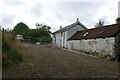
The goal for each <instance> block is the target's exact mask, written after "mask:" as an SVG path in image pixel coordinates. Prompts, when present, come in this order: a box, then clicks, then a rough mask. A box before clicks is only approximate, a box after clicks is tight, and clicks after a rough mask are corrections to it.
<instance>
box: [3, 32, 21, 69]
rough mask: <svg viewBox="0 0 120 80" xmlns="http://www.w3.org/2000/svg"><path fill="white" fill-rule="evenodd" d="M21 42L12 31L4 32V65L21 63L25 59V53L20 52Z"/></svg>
mask: <svg viewBox="0 0 120 80" xmlns="http://www.w3.org/2000/svg"><path fill="white" fill-rule="evenodd" d="M21 47H22V45H21V43H20V42H19V41H18V40H17V39H16V38H15V36H14V35H13V34H12V33H10V32H2V65H3V67H7V66H9V65H12V64H16V63H17V64H19V63H21V62H22V61H23V54H22V53H21V52H20V50H21Z"/></svg>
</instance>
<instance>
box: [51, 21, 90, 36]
mask: <svg viewBox="0 0 120 80" xmlns="http://www.w3.org/2000/svg"><path fill="white" fill-rule="evenodd" d="M75 25H80V26H81V27H83V28H84V29H88V28H87V27H85V26H84V25H83V24H82V23H80V22H79V20H78V19H77V21H76V22H75V23H73V24H71V25H67V26H65V27H63V28H62V29H59V30H57V31H55V32H53V34H55V33H59V32H63V31H66V30H68V29H70V28H72V27H74V26H75Z"/></svg>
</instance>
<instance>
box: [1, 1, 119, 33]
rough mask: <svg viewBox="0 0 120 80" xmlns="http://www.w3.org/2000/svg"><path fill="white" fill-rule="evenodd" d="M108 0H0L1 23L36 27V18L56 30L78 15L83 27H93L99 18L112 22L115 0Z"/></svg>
mask: <svg viewBox="0 0 120 80" xmlns="http://www.w3.org/2000/svg"><path fill="white" fill-rule="evenodd" d="M111 1H112V0H105V1H103V0H93V1H92V2H90V1H88V0H77V1H73V0H69V1H67V0H61V1H60V0H52V1H49V0H2V1H1V0H0V10H1V11H0V23H1V24H2V26H3V27H5V28H6V27H10V28H13V27H14V26H15V25H16V24H17V23H19V22H24V23H26V24H27V25H28V26H29V27H30V28H35V27H36V26H35V23H37V22H39V23H44V24H47V25H49V26H51V27H52V31H56V30H58V29H59V26H60V25H62V26H63V27H64V26H66V25H69V24H72V23H74V22H76V19H77V18H79V21H80V22H81V23H83V24H84V25H85V26H86V27H88V28H93V27H94V24H95V23H96V22H97V21H98V20H99V19H101V18H103V19H105V23H106V24H112V23H114V22H115V18H116V17H117V10H118V9H117V4H118V0H113V1H112V2H111ZM3 14H5V15H3ZM3 24H4V25H3Z"/></svg>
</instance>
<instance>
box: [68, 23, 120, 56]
mask: <svg viewBox="0 0 120 80" xmlns="http://www.w3.org/2000/svg"><path fill="white" fill-rule="evenodd" d="M68 48H69V49H73V50H79V51H85V52H93V53H97V54H101V55H110V56H116V55H118V54H120V23H118V24H112V25H106V26H103V27H98V28H92V29H87V30H82V31H77V32H76V33H75V34H74V35H73V36H72V37H71V38H69V39H68Z"/></svg>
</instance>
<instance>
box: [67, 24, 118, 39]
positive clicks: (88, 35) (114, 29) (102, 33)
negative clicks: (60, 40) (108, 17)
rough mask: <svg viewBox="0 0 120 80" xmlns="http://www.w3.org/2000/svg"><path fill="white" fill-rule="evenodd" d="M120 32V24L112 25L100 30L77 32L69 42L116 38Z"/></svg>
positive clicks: (99, 28)
mask: <svg viewBox="0 0 120 80" xmlns="http://www.w3.org/2000/svg"><path fill="white" fill-rule="evenodd" d="M119 32H120V23H118V24H112V25H106V26H103V27H98V28H92V29H87V30H82V31H77V32H76V33H75V34H74V35H73V36H72V37H71V38H70V39H68V40H81V39H96V38H106V37H114V36H115V35H117V33H119Z"/></svg>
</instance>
